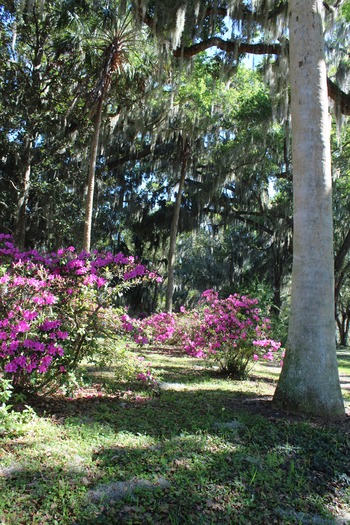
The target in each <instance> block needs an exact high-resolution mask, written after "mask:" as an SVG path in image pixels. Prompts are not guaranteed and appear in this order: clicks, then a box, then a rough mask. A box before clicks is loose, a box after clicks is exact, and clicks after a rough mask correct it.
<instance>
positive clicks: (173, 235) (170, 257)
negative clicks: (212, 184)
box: [165, 139, 189, 313]
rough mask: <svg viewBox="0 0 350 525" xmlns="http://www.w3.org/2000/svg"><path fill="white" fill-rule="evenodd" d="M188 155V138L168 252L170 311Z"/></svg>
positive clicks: (166, 304) (168, 299) (167, 290)
mask: <svg viewBox="0 0 350 525" xmlns="http://www.w3.org/2000/svg"><path fill="white" fill-rule="evenodd" d="M188 156H189V142H188V139H186V140H185V144H184V147H183V153H182V162H181V173H180V181H179V189H178V192H177V195H176V201H175V209H174V215H173V220H172V223H171V228H170V246H169V254H168V272H167V287H166V293H165V310H166V311H167V312H169V313H171V312H172V309H173V293H174V269H175V258H176V237H177V230H178V226H179V217H180V208H181V200H182V192H183V189H184V185H185V179H186V170H187V162H188Z"/></svg>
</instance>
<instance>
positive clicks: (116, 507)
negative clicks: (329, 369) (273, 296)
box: [0, 351, 350, 525]
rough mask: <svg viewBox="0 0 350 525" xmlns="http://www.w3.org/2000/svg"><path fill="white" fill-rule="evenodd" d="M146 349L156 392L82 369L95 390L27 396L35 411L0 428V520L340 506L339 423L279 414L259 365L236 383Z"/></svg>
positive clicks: (33, 522)
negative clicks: (157, 374)
mask: <svg viewBox="0 0 350 525" xmlns="http://www.w3.org/2000/svg"><path fill="white" fill-rule="evenodd" d="M146 357H147V359H151V360H152V363H153V365H154V367H155V368H157V369H158V370H159V371H160V370H161V371H162V375H163V378H164V384H163V389H162V390H161V391H160V396H159V397H156V396H151V395H150V394H149V392H148V393H147V392H145V391H144V390H143V384H139V385H138V387H137V386H136V385H135V384H133V383H131V384H125V383H122V382H121V383H119V384H115V383H114V384H113V386H114V389H112V374H110V373H109V372H107V371H106V372H103V371H101V372H97V373H96V371H90V377H91V384H92V385H93V384H95V389H93V388H92V387H91V386H89V387H86V388H85V389H81V390H80V391H78V392H77V396H76V397H74V398H73V399H70V400H67V399H60V398H58V397H57V396H56V397H53V398H44V399H43V398H40V399H38V400H37V401H35V399H34V400H33V407H34V408H35V411H36V412H37V413H38V415H37V416H36V417H35V418H32V420H31V421H27V423H23V424H21V425H19V424H16V423H14V425H13V428H12V431H11V432H9V433H6V434H3V435H2V436H1V437H0V439H1V451H2V458H1V467H0V472H1V474H2V475H1V477H0V487H1V499H0V516H1V519H2V521H4V522H5V523H6V524H8V525H29V524H30V525H44V524H45V525H46V524H47V525H49V524H50V525H54V524H55V523H59V524H60V525H72V523H74V522H76V523H79V524H82V525H111V524H116V523H118V524H119V523H120V524H122V523H125V524H126V523H130V524H131V523H132V524H135V525H136V524H140V525H141V524H142V525H144V524H149V525H153V524H155V523H164V524H165V523H174V524H180V523H181V524H182V525H194V524H196V525H199V523H198V519H199V517H200V519H201V523H202V525H212V524H215V525H227V524H232V523H237V524H241V525H245V524H248V523H252V524H254V525H266V524H268V523H271V524H272V523H279V524H282V523H283V524H293V525H294V524H297V523H302V522H311V523H312V522H315V523H322V522H324V523H328V522H329V523H331V522H332V521H336V520H340V519H341V516H343V515H345V513H346V512H349V511H350V483H349V475H350V472H349V468H350V465H349V455H348V448H349V447H348V435H347V432H346V428H347V427H346V423H344V424H342V423H338V424H333V425H330V424H327V423H325V422H324V421H318V420H317V419H312V420H311V421H308V420H307V419H300V418H296V417H294V416H290V415H288V414H283V417H282V415H281V413H280V412H276V411H274V410H273V409H272V407H271V406H270V403H269V402H268V401H266V399H268V398H270V397H271V396H272V394H273V391H274V385H275V382H276V379H277V377H276V374H275V371H274V370H273V369H272V368H271V367H269V366H266V365H265V366H261V368H259V369H258V370H256V371H255V377H254V381H249V380H246V381H242V382H238V381H232V380H230V381H228V380H224V379H222V378H221V379H218V378H217V376H216V377H214V376H213V374H212V373H209V372H207V371H204V370H202V369H200V366H198V365H201V362H198V361H195V360H194V359H190V358H187V359H184V358H182V357H179V356H176V355H171V354H170V353H168V354H165V353H162V354H161V355H160V354H156V353H154V352H153V351H152V352H150V353H149V354H148V355H147V356H146ZM196 363H197V368H195V364H196ZM348 372H349V367H347V373H348ZM107 374H108V377H107ZM109 378H110V379H111V383H110V388H109V390H108V392H106V391H105V390H104V389H103V388H102V389H101V388H99V389H98V387H101V382H103V381H105V382H106V383H107V380H108V379H109ZM340 502H341V506H340Z"/></svg>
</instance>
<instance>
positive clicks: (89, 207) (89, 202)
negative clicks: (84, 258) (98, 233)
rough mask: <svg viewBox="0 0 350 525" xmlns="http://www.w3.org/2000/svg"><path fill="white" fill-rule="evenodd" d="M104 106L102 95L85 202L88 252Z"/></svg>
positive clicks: (86, 248)
mask: <svg viewBox="0 0 350 525" xmlns="http://www.w3.org/2000/svg"><path fill="white" fill-rule="evenodd" d="M102 107H103V96H100V98H99V101H98V105H97V108H96V113H95V118H94V133H93V136H92V141H91V150H90V159H89V175H88V188H87V195H86V204H85V223H84V237H83V250H85V251H86V252H89V251H90V246H91V230H92V212H93V206H94V191H95V172H96V160H97V153H98V147H99V139H100V130H101V122H102Z"/></svg>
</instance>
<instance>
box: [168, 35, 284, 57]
mask: <svg viewBox="0 0 350 525" xmlns="http://www.w3.org/2000/svg"><path fill="white" fill-rule="evenodd" d="M211 47H218V48H219V49H221V50H222V51H227V52H228V53H236V54H237V55H243V54H245V53H250V54H254V55H268V54H269V55H280V54H281V52H282V46H281V44H247V43H245V42H240V41H239V40H223V39H222V38H219V37H216V36H214V37H212V38H208V39H207V40H203V41H202V42H199V43H198V44H193V45H192V46H188V47H184V48H177V49H175V50H174V52H173V54H174V56H175V57H187V58H190V57H193V56H194V55H197V54H198V53H200V52H201V51H205V50H207V49H209V48H211Z"/></svg>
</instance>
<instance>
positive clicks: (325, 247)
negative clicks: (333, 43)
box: [274, 0, 344, 417]
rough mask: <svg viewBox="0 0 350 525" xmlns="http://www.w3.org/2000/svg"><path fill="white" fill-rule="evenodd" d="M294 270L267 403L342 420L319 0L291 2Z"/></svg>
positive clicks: (326, 101) (320, 7)
mask: <svg viewBox="0 0 350 525" xmlns="http://www.w3.org/2000/svg"><path fill="white" fill-rule="evenodd" d="M289 10H290V82H291V97H292V99H291V115H292V132H293V151H292V157H293V196H294V197H293V200H294V229H293V271H292V295H291V309H290V320H289V333H288V343H287V353H286V358H285V363H284V366H283V369H282V373H281V376H280V379H279V382H278V386H277V389H276V393H275V396H274V403H275V404H276V405H277V406H279V407H281V408H284V409H287V410H290V411H294V412H303V413H309V414H313V415H321V416H326V417H338V416H343V415H344V404H343V399H342V395H341V390H340V383H339V375H338V366H337V357H336V346H335V320H334V256H333V221H332V178H331V155H330V129H329V128H330V125H329V116H328V99H327V77H326V65H325V60H324V52H323V47H324V45H323V31H322V17H321V10H322V2H321V0H290V6H289Z"/></svg>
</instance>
